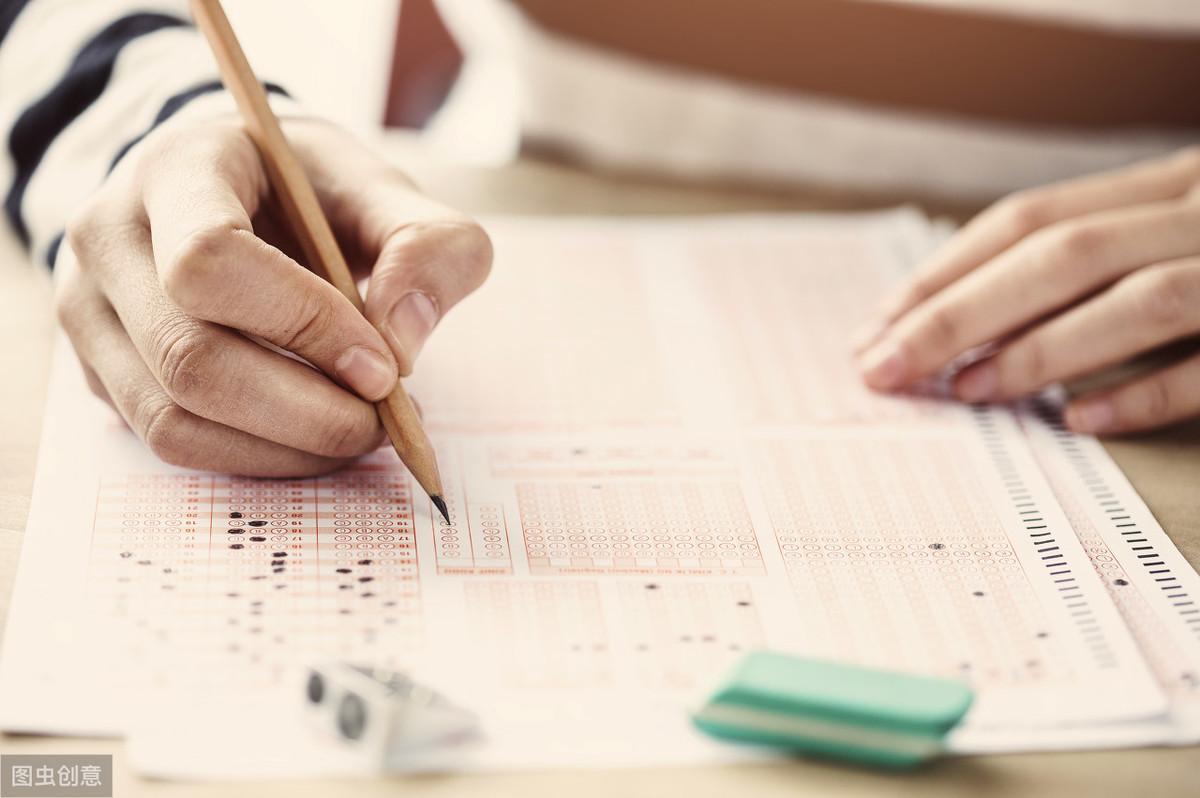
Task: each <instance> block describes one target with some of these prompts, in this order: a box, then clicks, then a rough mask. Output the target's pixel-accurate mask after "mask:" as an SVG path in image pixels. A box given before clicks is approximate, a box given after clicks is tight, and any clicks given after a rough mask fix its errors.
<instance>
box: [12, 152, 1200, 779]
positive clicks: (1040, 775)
mask: <svg viewBox="0 0 1200 798" xmlns="http://www.w3.org/2000/svg"><path fill="white" fill-rule="evenodd" d="M387 147H388V148H389V150H390V151H391V154H392V155H393V156H394V157H395V158H396V159H398V160H399V161H400V162H401V163H405V164H406V165H410V164H411V165H412V168H411V171H412V172H413V174H414V175H415V177H416V179H417V181H418V182H419V183H420V184H421V185H423V186H424V187H425V188H426V190H427V191H429V192H430V193H431V194H433V195H434V196H437V197H439V198H441V199H443V200H445V201H447V202H449V203H451V204H454V205H456V206H458V207H460V208H464V209H466V210H468V211H471V212H474V213H494V212H516V213H659V214H676V213H709V212H721V211H735V212H742V211H774V210H811V209H819V208H837V209H845V208H864V207H874V206H876V205H879V204H886V203H887V199H886V198H876V199H874V200H872V199H871V198H864V197H858V196H852V195H845V194H837V193H833V192H821V193H817V192H811V191H806V192H800V191H791V192H788V191H764V190H749V189H745V188H735V187H728V186H681V185H668V184H663V183H659V182H653V181H646V180H642V179H637V178H633V177H617V176H597V175H592V174H588V173H585V172H582V171H579V170H574V169H568V168H563V167H556V166H551V165H547V164H539V163H534V162H529V163H522V164H519V165H517V166H514V167H508V168H504V169H497V170H480V169H474V170H472V169H447V168H443V167H434V166H430V165H428V162H426V161H424V160H423V159H419V158H417V157H416V156H417V153H415V152H414V150H413V148H412V146H411V145H410V144H408V143H406V142H405V141H403V140H400V139H393V140H390V141H389V142H388V144H387ZM932 210H933V211H935V212H949V213H952V214H955V215H961V214H963V213H966V212H969V211H970V210H971V209H969V208H948V207H945V206H941V207H939V206H933V208H932ZM50 300H51V287H50V281H49V280H48V279H47V277H46V275H45V274H43V273H42V272H41V271H40V270H38V269H36V268H34V267H32V266H30V265H29V263H28V262H27V261H26V259H25V257H24V256H23V254H22V253H21V252H20V251H19V250H18V249H17V247H16V246H15V244H14V243H13V242H12V241H11V240H10V239H9V238H7V237H6V236H0V374H3V375H5V378H4V379H3V380H0V624H2V623H3V618H4V617H5V615H6V614H7V609H8V599H9V594H10V592H11V590H12V583H13V576H14V574H15V572H16V565H17V555H18V552H19V550H20V545H21V532H22V530H23V529H24V527H25V519H26V517H27V515H28V512H29V501H30V494H31V490H32V487H33V473H34V465H35V462H36V459H37V443H38V436H39V433H40V428H41V419H42V410H43V404H44V399H45V391H46V378H47V374H48V365H49V356H50V343H51V338H52V333H53V329H54V325H53V312H52V310H51V307H50ZM1108 449H1109V452H1110V453H1111V454H1112V455H1113V457H1114V458H1115V459H1116V460H1117V462H1118V463H1119V464H1120V465H1121V467H1122V468H1123V469H1124V470H1125V472H1126V473H1127V474H1128V475H1129V477H1130V479H1131V480H1132V481H1133V483H1134V485H1135V486H1136V487H1137V489H1138V491H1140V492H1141V494H1142V496H1143V498H1145V500H1146V502H1147V503H1148V504H1149V505H1150V508H1151V510H1153V512H1154V514H1155V516H1157V517H1158V519H1159V521H1160V522H1161V523H1162V525H1163V526H1164V527H1165V528H1166V530H1167V532H1168V534H1170V535H1171V537H1172V538H1173V539H1174V540H1175V542H1176V544H1177V545H1178V546H1179V548H1180V549H1181V550H1182V551H1183V553H1184V555H1185V556H1186V557H1187V558H1188V560H1189V561H1190V562H1191V563H1192V565H1193V566H1196V565H1198V564H1200V490H1197V489H1196V486H1197V485H1200V424H1194V425H1191V426H1189V427H1186V428H1182V429H1179V428H1177V429H1173V430H1170V431H1165V432H1160V433H1157V434H1154V435H1146V436H1139V437H1137V438H1130V439H1126V440H1121V441H1116V442H1112V443H1109V444H1108ZM0 750H3V751H4V752H6V753H112V754H114V755H115V763H114V764H115V767H114V770H115V777H116V784H117V788H116V793H115V794H116V795H120V796H140V795H157V794H159V793H163V794H170V795H173V796H193V795H197V796H199V795H220V794H225V793H229V792H233V793H235V794H241V793H244V792H249V791H250V789H253V792H254V794H255V795H260V796H273V795H280V796H285V795H286V796H290V797H291V798H296V797H298V796H306V795H312V796H317V795H327V794H330V793H332V792H334V791H336V790H338V788H339V787H341V788H345V787H346V786H347V785H345V784H342V785H339V784H336V783H333V782H303V783H299V782H297V783H288V782H276V783H267V784H260V785H254V786H253V788H249V787H245V788H243V789H236V788H235V787H234V786H231V785H228V784H219V785H217V784H213V785H206V784H166V783H155V782H146V781H142V780H139V779H138V778H137V777H136V776H135V775H134V774H133V773H132V772H131V770H130V769H129V767H128V766H127V765H126V764H125V762H124V758H123V752H122V744H121V743H120V741H115V740H78V739H65V738H54V737H13V736H4V737H0ZM1198 784H1200V751H1198V750H1197V749H1196V748H1188V749H1147V750H1134V751H1108V752H1093V753H1086V752H1084V753H1063V754H1025V755H1010V756H992V757H973V758H960V759H953V760H948V761H945V762H939V763H936V764H935V765H934V766H932V767H930V768H928V769H925V770H922V771H920V772H917V773H913V774H907V775H903V776H889V775H883V774H877V773H870V772H862V771H856V770H850V769H846V768H842V767H838V766H835V765H827V764H822V763H817V762H794V763H788V764H780V765H748V766H737V767H729V766H726V767H712V768H687V769H678V768H672V769H646V770H618V771H605V772H603V773H600V772H595V771H561V772H546V773H515V774H501V775H491V776H447V777H423V778H419V779H406V780H403V781H401V780H374V781H362V782H356V783H355V784H354V788H355V790H356V791H357V794H359V795H363V796H371V795H384V794H392V793H395V792H397V791H399V790H403V791H404V792H405V793H406V794H408V795H413V796H443V795H445V796H449V795H453V796H456V797H458V796H470V795H485V794H486V795H489V796H496V795H508V794H520V795H522V796H525V797H526V798H537V796H543V795H544V796H560V795H565V794H571V795H579V796H588V795H597V796H599V795H606V796H607V795H623V796H627V797H628V798H635V797H636V796H643V795H646V796H650V795H654V796H658V795H662V794H664V793H668V792H670V793H675V794H678V795H687V796H697V797H698V796H708V795H731V794H749V795H755V796H762V797H763V798H767V797H768V796H775V795H778V796H784V795H786V796H789V798H793V797H794V796H796V795H807V794H813V795H828V794H830V793H832V792H833V791H835V790H836V791H837V794H838V795H841V796H859V795H862V796H867V795H870V796H878V795H896V796H903V795H913V796H918V795H919V796H923V797H926V796H929V797H932V796H943V795H961V794H963V793H964V792H966V791H968V790H969V791H971V792H972V793H974V794H975V795H976V796H978V797H979V798H985V797H986V796H1021V798H1032V797H1033V796H1042V795H1045V796H1056V798H1057V796H1062V795H1080V794H1086V795H1088V796H1121V798H1128V796H1130V795H1137V796H1139V798H1153V797H1155V796H1183V795H1186V794H1195V791H1196V789H1197V785H1198Z"/></svg>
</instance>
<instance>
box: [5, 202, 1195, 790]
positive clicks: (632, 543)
mask: <svg viewBox="0 0 1200 798" xmlns="http://www.w3.org/2000/svg"><path fill="white" fill-rule="evenodd" d="M488 227H489V230H490V232H491V235H492V237H493V240H494V242H495V245H496V252H497V253H498V254H497V264H496V268H495V270H494V272H493V275H492V277H491V279H489V281H488V283H487V284H486V285H485V286H484V287H483V288H482V289H481V290H480V291H479V292H477V293H476V294H474V295H472V296H471V297H469V298H468V299H467V300H465V301H464V302H463V303H462V305H461V306H460V307H456V308H455V310H454V312H453V313H451V314H450V315H449V316H448V317H447V318H446V319H445V320H444V321H443V322H442V324H440V325H439V329H438V333H437V335H435V336H433V337H432V339H431V340H430V341H429V343H428V345H427V348H426V350H425V352H424V353H423V355H422V359H421V363H420V364H419V366H418V368H417V372H416V373H415V375H414V377H413V379H412V380H411V384H410V386H409V387H410V388H411V391H412V393H413V394H414V395H416V396H418V397H419V398H420V400H421V402H422V405H423V407H424V409H425V413H426V428H427V430H428V432H429V433H430V436H431V438H432V440H433V441H434V444H435V446H436V447H437V448H438V460H439V463H440V464H441V466H442V471H443V478H444V482H445V499H446V501H447V505H448V506H447V509H448V513H449V521H448V522H446V521H443V520H442V519H441V518H440V516H439V515H438V514H437V512H436V510H434V509H433V508H432V507H431V506H430V505H429V502H428V500H427V499H426V498H425V497H424V496H423V495H422V494H421V492H420V490H419V489H417V488H416V486H415V485H414V484H413V483H412V481H411V479H410V477H409V475H408V474H407V473H406V472H405V471H404V469H403V467H402V466H401V465H400V464H399V463H398V461H397V460H396V458H395V457H394V456H393V455H391V454H390V453H388V452H387V451H380V452H377V453H375V454H372V455H370V456H368V457H365V458H363V459H361V460H359V461H358V462H356V463H355V464H353V465H352V466H350V467H349V468H347V469H345V470H343V471H340V472H337V473H334V474H329V475H324V476H321V477H318V478H313V479H297V480H256V479H246V478H241V477H230V476H224V475H218V474H211V473H206V472H197V471H188V470H185V469H180V468H174V467H171V466H167V465H163V464H162V463H160V462H158V461H157V460H156V459H155V458H154V457H153V455H152V454H150V453H149V452H148V451H147V450H146V449H145V447H144V446H143V445H142V444H141V443H140V442H139V441H138V440H137V439H136V438H135V437H134V436H133V435H132V434H131V433H130V432H129V431H128V430H127V429H126V428H125V427H124V425H122V424H121V423H120V421H119V419H117V418H116V417H115V416H114V415H113V414H112V413H111V411H110V410H109V409H108V407H107V406H106V405H104V403H103V402H101V401H99V400H97V399H95V398H94V397H92V396H91V395H90V394H89V393H88V391H87V388H86V386H85V384H84V380H83V378H82V375H81V374H80V372H79V369H78V366H77V365H76V363H75V361H74V357H73V355H72V353H71V352H70V349H69V345H67V344H66V343H65V342H60V344H59V347H58V349H57V351H56V355H55V363H54V367H53V374H52V382H51V385H50V391H49V399H48V406H47V412H46V421H45V429H44V435H43V442H42V446H41V453H40V459H39V466H38V474H37V478H36V482H35V487H34V497H33V504H32V507H31V513H30V518H29V526H28V530H27V533H26V535H25V540H24V546H23V551H22V555H21V562H20V565H19V569H18V574H17V584H16V587H15V590H14V594H13V600H12V605H11V606H12V610H11V612H10V615H9V619H8V622H7V629H6V638H5V643H4V647H3V649H0V651H2V652H3V653H2V654H0V725H2V726H3V728H5V729H10V730H22V731H37V732H57V733H78V734H98V733H99V734H123V735H128V737H129V742H130V755H131V757H132V758H133V760H134V761H135V762H136V763H137V765H138V767H140V768H141V769H143V770H144V771H146V772H148V773H155V774H157V775H162V776H173V775H175V776H178V775H189V776H197V777H209V776H213V777H215V776H221V775H239V776H246V777H252V776H263V775H289V776H292V777H302V776H304V775H322V774H329V773H333V772H339V773H344V772H354V769H355V767H356V764H355V763H354V762H350V761H348V760H347V759H346V758H345V757H339V756H337V753H336V747H331V746H329V745H328V740H327V739H323V738H322V737H321V736H320V735H314V734H313V733H312V730H311V729H310V728H309V726H308V725H307V724H306V723H305V722H304V720H303V713H302V712H301V710H303V706H302V705H300V702H299V701H298V699H297V691H296V685H297V684H298V683H300V682H301V681H302V680H303V677H304V674H305V673H306V668H307V667H308V665H309V664H310V663H312V662H327V661H342V662H356V663H364V664H368V665H370V666H371V667H373V668H380V669H387V670H394V671H402V672H405V673H409V674H412V676H413V678H415V679H417V680H418V681H420V682H421V683H422V684H429V685H431V686H433V687H435V688H436V689H438V690H439V691H440V692H443V693H444V694H445V695H449V696H453V698H454V700H455V702H456V703H458V704H460V705H461V706H463V707H465V708H467V709H469V710H471V711H472V712H473V713H475V714H476V715H477V716H478V718H479V722H480V728H481V740H480V743H479V745H477V746H473V748H472V753H471V754H470V755H469V756H464V757H459V758H457V759H455V760H454V761H453V762H451V763H449V766H453V767H464V768H478V769H489V768H520V767H563V766H581V767H582V766H592V767H604V766H615V765H623V764H630V765H634V764H643V765H649V764H667V763H676V764H678V763H689V762H718V761H740V760H745V759H747V758H758V757H761V756H763V754H759V753H756V752H753V751H746V750H743V749H742V748H740V747H735V746H727V745H722V744H719V743H717V742H714V741H712V740H710V739H708V738H707V737H706V736H705V735H703V734H701V733H700V732H698V731H697V730H696V729H695V728H694V727H693V726H692V725H691V723H690V721H689V714H688V712H689V709H690V708H691V707H694V705H695V699H696V693H697V691H698V690H703V689H708V688H711V686H712V685H713V684H714V683H715V681H716V679H717V678H718V677H719V675H720V674H721V673H723V672H726V671H727V670H728V669H729V668H730V667H731V666H732V664H733V663H735V662H736V661H738V660H739V659H740V658H741V657H742V656H743V655H744V654H745V653H746V652H747V651H752V650H760V649H769V650H772V651H776V652H779V653H781V654H787V655H795V656H800V657H806V658H817V659H823V660H828V661H837V662H842V663H845V664H847V665H854V666H862V667H885V668H889V669H893V670H902V671H905V672H908V673H912V674H915V675H920V676H926V677H933V678H950V679H955V680H958V681H962V682H964V683H965V684H967V685H968V686H969V687H970V688H971V690H972V691H973V692H974V693H975V696H976V698H975V701H974V703H973V704H972V706H971V709H970V711H969V712H968V713H967V715H966V717H965V718H964V720H963V722H962V723H961V724H960V725H959V726H958V727H956V729H955V730H954V731H953V732H952V733H951V734H950V736H949V738H948V739H947V741H946V743H947V746H948V747H949V748H950V750H952V751H992V750H1029V749H1053V748H1069V747H1079V746H1117V745H1122V746H1128V745H1135V744H1161V743H1168V742H1186V741H1188V740H1195V739H1197V737H1200V713H1197V712H1196V709H1197V707H1198V706H1200V688H1198V686H1197V685H1198V684H1200V679H1198V678H1197V674H1200V630H1197V626H1200V623H1197V622H1193V621H1194V620H1195V621H1200V618H1198V614H1197V613H1194V612H1192V610H1194V609H1195V607H1194V605H1191V604H1189V602H1192V601H1194V600H1195V596H1197V595H1200V585H1198V584H1197V580H1198V578H1197V576H1196V573H1195V571H1193V570H1192V569H1191V568H1190V567H1188V566H1187V563H1186V562H1184V561H1183V560H1182V558H1181V557H1180V555H1179V553H1178V552H1177V551H1176V550H1175V549H1174V547H1173V546H1172V545H1171V543H1170V541H1169V539H1167V537H1166V535H1165V534H1164V533H1163V532H1162V530H1161V528H1159V527H1158V525H1157V524H1156V523H1155V522H1154V519H1153V518H1152V517H1151V516H1150V515H1149V513H1148V512H1147V511H1146V510H1145V507H1144V505H1143V504H1141V502H1140V500H1139V499H1138V498H1137V496H1136V494H1135V493H1134V492H1133V490H1132V488H1130V487H1129V485H1128V483H1127V482H1125V481H1124V479H1123V477H1121V475H1120V472H1119V471H1118V470H1117V469H1116V468H1115V466H1113V464H1112V462H1111V461H1110V460H1108V458H1107V455H1106V454H1105V453H1104V451H1103V449H1101V448H1100V447H1099V445H1098V444H1095V442H1094V441H1092V440H1090V439H1085V438H1079V437H1078V436H1074V435H1071V434H1070V433H1069V432H1065V431H1064V430H1062V429H1061V427H1059V428H1056V427H1055V426H1054V422H1053V408H1052V407H1050V408H1049V409H1048V408H1046V407H1040V408H1039V409H1038V412H1035V411H1034V410H1033V409H1026V408H1015V409H1014V408H1007V407H988V408H985V407H978V408H970V407H963V406H961V405H958V404H955V403H952V402H947V401H945V400H944V399H942V398H941V396H940V393H939V391H940V386H939V385H937V384H931V385H928V386H925V387H924V388H923V389H922V390H921V391H919V392H917V393H916V394H914V395H911V396H903V397H894V396H881V395H877V394H873V393H871V392H870V391H868V390H866V389H865V388H864V387H863V386H862V385H861V383H860V381H859V380H858V378H857V375H856V374H855V373H854V370H853V365H852V363H851V362H850V359H849V357H848V354H847V351H848V350H847V344H846V343H845V342H846V339H847V338H848V336H849V332H850V330H851V329H852V328H853V327H854V326H855V324H856V323H857V322H858V321H859V320H860V319H861V318H862V317H863V315H864V314H865V313H866V312H867V309H868V308H869V307H870V304H871V301H872V299H873V298H874V297H875V296H877V295H879V294H880V293H882V292H883V291H885V290H886V289H887V287H888V286H889V285H890V284H891V283H893V282H894V281H895V280H896V279H898V278H899V277H900V276H902V275H903V273H904V272H905V270H906V269H908V268H909V267H910V266H911V264H912V263H913V262H914V261H915V260H916V259H917V258H919V257H920V256H921V255H922V254H923V253H925V252H928V251H929V249H930V248H931V247H932V246H934V245H935V243H936V241H937V240H938V238H939V237H938V235H937V234H936V230H935V229H934V227H933V226H932V225H931V224H930V223H929V222H928V221H927V220H925V219H924V218H922V217H920V216H919V215H917V214H915V213H913V212H910V211H895V212H889V213H881V214H868V215H854V216H820V215H789V216H780V217H714V218H711V219H704V220H695V219H676V220H669V219H668V220H601V219H498V220H495V221H493V222H491V223H489V225H488ZM1041 411H1045V412H1041ZM1098 485H1102V487H1097V486H1098ZM1114 502H1115V503H1114ZM1116 508H1121V511H1119V512H1108V511H1109V510H1115V509H1116ZM1119 516H1128V517H1127V518H1120V517H1119ZM1130 523H1132V524H1134V525H1135V526H1132V527H1128V526H1121V525H1125V524H1130ZM1133 530H1136V532H1137V534H1136V535H1133V534H1131V535H1125V534H1123V533H1125V532H1130V531H1133ZM1125 541H1138V542H1136V543H1126V542H1125ZM1144 546H1149V547H1150V548H1149V549H1143V548H1142V547H1144ZM1148 554H1150V555H1154V556H1152V557H1144V556H1143V555H1148ZM1160 579H1169V581H1166V582H1160V581H1156V580H1160ZM1163 586H1166V587H1169V588H1170V590H1169V591H1168V590H1163V589H1160V588H1162V587H1163ZM181 718H186V719H187V721H188V722H186V723H181V722H180V719H181ZM231 718H237V719H238V722H237V723H232V722H231V720H230V719H231ZM427 764H428V763H427Z"/></svg>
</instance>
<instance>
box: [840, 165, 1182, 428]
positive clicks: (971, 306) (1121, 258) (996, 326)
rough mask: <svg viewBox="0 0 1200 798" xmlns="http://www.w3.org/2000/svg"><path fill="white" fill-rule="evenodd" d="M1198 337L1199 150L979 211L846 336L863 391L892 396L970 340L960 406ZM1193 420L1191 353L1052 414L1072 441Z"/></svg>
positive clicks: (959, 384) (958, 382)
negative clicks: (875, 316) (853, 339)
mask: <svg viewBox="0 0 1200 798" xmlns="http://www.w3.org/2000/svg"><path fill="white" fill-rule="evenodd" d="M1197 333H1200V148H1195V149H1189V150H1185V151H1183V152H1180V153H1177V154H1175V155H1173V156H1170V157H1167V158H1163V159H1159V160H1154V161H1148V162H1145V163H1142V164H1138V165H1135V166H1133V167H1130V168H1127V169H1123V170H1119V171H1114V172H1109V173H1104V174H1100V175H1095V176H1091V177H1086V178H1081V179H1078V180H1073V181H1069V182H1065V183H1060V184H1056V185H1051V186H1047V187H1044V188H1038V189H1033V190H1030V191H1026V192H1020V193H1018V194H1014V195H1012V196H1010V197H1008V198H1007V199H1004V200H1002V201H1001V202H999V203H998V204H996V205H994V206H993V207H992V208H990V209H988V210H987V211H985V212H984V213H983V214H981V215H980V216H979V217H977V218H976V219H975V220H973V221H972V222H971V223H970V224H968V225H967V226H966V227H965V228H963V230H962V231H961V232H959V233H958V234H957V235H956V236H955V237H954V238H953V239H951V240H950V241H949V242H948V243H947V245H946V246H945V247H944V248H943V249H942V250H941V251H940V252H939V253H937V254H936V255H935V256H934V257H933V258H932V259H931V260H930V261H929V262H928V263H926V264H925V265H924V266H922V267H921V268H919V269H918V270H917V272H916V274H915V275H914V276H913V277H912V278H911V279H910V280H909V281H908V283H907V284H906V285H905V286H903V287H902V289H901V290H900V291H899V292H898V293H897V294H896V295H894V296H893V297H892V298H891V299H890V300H888V301H887V302H886V303H885V304H884V305H883V306H882V307H881V308H880V310H879V321H878V322H877V323H876V326H875V328H874V329H868V330H866V331H864V333H863V334H860V336H859V339H858V340H859V342H860V343H859V349H860V354H859V366H860V368H861V370H862V375H863V379H864V380H865V381H866V383H867V384H868V385H869V386H871V387H872V388H875V389H877V390H887V391H891V390H897V389H902V388H904V387H906V386H908V385H910V384H912V383H913V382H914V381H916V380H919V379H922V378H925V377H928V376H931V375H933V374H935V373H936V372H938V371H939V370H941V369H942V368H944V367H945V366H946V365H947V364H949V363H950V361H951V360H952V359H954V358H955V357H956V356H958V355H960V354H962V353H963V352H966V351H967V350H969V349H972V348H974V347H977V346H980V345H981V344H987V343H994V344H996V351H995V353H994V354H992V355H990V356H989V357H987V358H985V359H984V360H982V361H980V362H977V363H974V364H972V365H970V366H968V367H967V368H965V369H963V371H962V372H960V373H959V374H958V375H956V377H955V379H954V391H955V393H956V395H957V396H958V397H959V398H960V399H962V400H963V401H968V402H983V401H1003V400H1006V399H1012V398H1015V397H1019V396H1022V395H1025V394H1030V393H1033V392H1035V391H1037V390H1039V389H1041V388H1043V387H1045V386H1047V385H1050V384H1052V383H1055V382H1060V381H1063V380H1069V379H1074V378H1077V377H1081V376H1084V375H1086V374H1089V373H1092V372H1096V371H1099V370H1101V369H1104V368H1107V367H1110V366H1113V365H1116V364H1118V363H1121V362H1123V361H1125V360H1128V359H1129V358H1132V357H1134V356H1135V355H1138V354H1141V353H1143V352H1146V351H1148V350H1151V349H1155V348H1158V347H1160V346H1163V345H1165V344H1168V343H1171V342H1174V341H1178V340H1180V339H1184V338H1187V337H1189V336H1194V335H1196V334H1197ZM1195 415H1200V354H1197V353H1193V354H1191V355H1190V356H1188V357H1186V358H1185V359H1183V360H1181V361H1179V362H1177V363H1174V364H1173V365H1170V366H1168V367H1166V368H1162V369H1160V370H1158V371H1155V372H1152V373H1150V374H1147V375H1144V376H1139V377H1136V378H1134V379H1131V380H1129V381H1127V382H1125V383H1123V384H1120V385H1118V386H1116V387H1115V388H1109V389H1105V390H1102V391H1097V392H1094V393H1090V394H1086V395H1084V396H1082V397H1079V398H1076V399H1075V400H1074V401H1072V402H1071V403H1070V404H1069V405H1068V407H1067V410H1066V422H1067V424H1068V426H1070V427H1071V428H1072V429H1074V430H1076V431H1079V432H1093V433H1121V432H1130V431H1134V430H1141V429H1148V428H1151V427H1157V426H1161V425H1164V424H1169V423H1171V422H1174V421H1179V420H1182V419H1184V418H1188V417H1190V416H1195Z"/></svg>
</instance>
